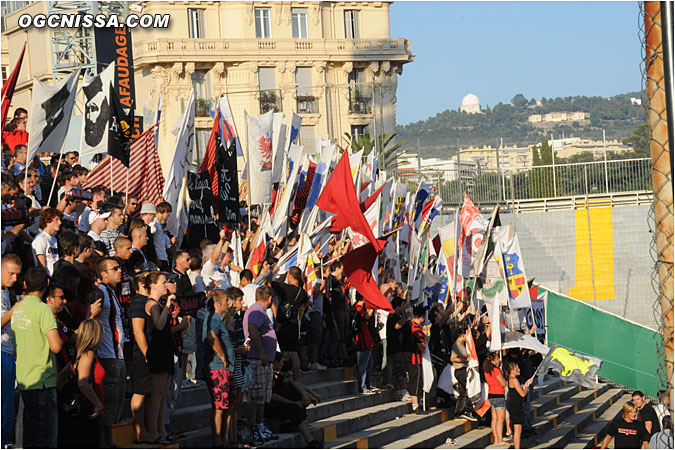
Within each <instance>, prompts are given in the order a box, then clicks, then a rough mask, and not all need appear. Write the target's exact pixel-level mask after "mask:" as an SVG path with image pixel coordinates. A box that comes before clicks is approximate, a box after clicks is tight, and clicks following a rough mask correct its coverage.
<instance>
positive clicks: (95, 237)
mask: <svg viewBox="0 0 675 450" xmlns="http://www.w3.org/2000/svg"><path fill="white" fill-rule="evenodd" d="M87 235H89V236H90V237H91V238H92V239H93V240H94V241H99V242H103V238H102V237H101V236H99V235H98V234H96V233H94V230H89V232H88V233H87Z"/></svg>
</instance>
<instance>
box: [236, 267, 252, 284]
mask: <svg viewBox="0 0 675 450" xmlns="http://www.w3.org/2000/svg"><path fill="white" fill-rule="evenodd" d="M239 279H240V280H246V281H248V282H249V283H251V282H253V272H251V271H250V270H249V269H244V270H242V271H241V273H240V274H239Z"/></svg>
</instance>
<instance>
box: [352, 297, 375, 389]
mask: <svg viewBox="0 0 675 450" xmlns="http://www.w3.org/2000/svg"><path fill="white" fill-rule="evenodd" d="M372 315H373V310H372V309H366V305H365V301H364V300H363V296H362V295H361V294H359V293H358V292H357V293H356V303H355V304H354V309H353V310H352V327H353V328H354V329H353V330H352V332H353V334H354V346H355V347H356V361H357V367H358V369H357V376H356V379H357V381H358V382H359V392H361V393H363V394H372V393H374V390H373V388H372V385H371V382H372V377H373V356H372V355H371V354H370V352H371V349H372V348H373V346H374V345H375V342H374V341H373V337H372V336H371V335H370V330H369V329H368V321H369V320H370V316H372Z"/></svg>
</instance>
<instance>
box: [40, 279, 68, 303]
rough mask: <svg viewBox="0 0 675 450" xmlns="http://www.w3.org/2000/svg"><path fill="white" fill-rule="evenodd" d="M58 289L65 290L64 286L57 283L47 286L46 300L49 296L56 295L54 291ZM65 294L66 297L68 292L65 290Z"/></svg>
mask: <svg viewBox="0 0 675 450" xmlns="http://www.w3.org/2000/svg"><path fill="white" fill-rule="evenodd" d="M57 289H61V291H63V288H62V287H61V286H60V285H58V284H56V283H51V284H50V285H49V286H48V287H47V295H46V296H45V302H46V301H47V297H51V296H52V295H54V293H55V292H56V290H57ZM63 295H64V297H65V295H66V293H65V292H64V293H63Z"/></svg>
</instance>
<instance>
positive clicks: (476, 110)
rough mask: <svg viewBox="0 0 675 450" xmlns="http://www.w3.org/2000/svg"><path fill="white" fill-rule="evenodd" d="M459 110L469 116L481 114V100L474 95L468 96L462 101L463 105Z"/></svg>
mask: <svg viewBox="0 0 675 450" xmlns="http://www.w3.org/2000/svg"><path fill="white" fill-rule="evenodd" d="M459 110H460V111H464V112H465V113H467V114H480V100H478V97H476V96H475V95H473V94H467V95H466V96H465V97H464V98H463V99H462V105H461V106H460V107H459Z"/></svg>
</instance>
